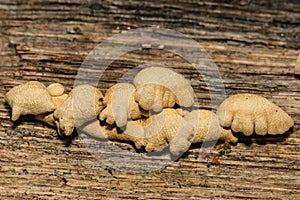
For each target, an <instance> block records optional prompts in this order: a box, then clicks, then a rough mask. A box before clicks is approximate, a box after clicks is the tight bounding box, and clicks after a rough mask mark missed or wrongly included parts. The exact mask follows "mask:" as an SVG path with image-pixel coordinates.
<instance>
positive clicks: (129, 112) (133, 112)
mask: <svg viewBox="0 0 300 200" xmlns="http://www.w3.org/2000/svg"><path fill="white" fill-rule="evenodd" d="M134 92H135V87H134V85H132V84H129V83H118V84H115V85H113V86H112V87H110V88H109V89H108V90H107V92H106V94H105V96H104V103H105V104H106V108H105V109H104V110H103V111H102V112H101V113H100V115H99V119H100V120H101V121H106V123H108V124H110V125H112V124H114V123H116V125H117V126H118V127H124V126H126V125H127V121H128V120H129V119H139V118H141V117H142V116H147V113H146V112H145V111H143V110H142V109H140V108H139V105H138V104H137V103H136V102H135V101H134Z"/></svg>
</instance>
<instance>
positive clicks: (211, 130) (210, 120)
mask: <svg viewBox="0 0 300 200" xmlns="http://www.w3.org/2000/svg"><path fill="white" fill-rule="evenodd" d="M184 119H185V120H186V121H187V122H188V123H190V124H191V125H192V126H193V127H194V130H195V136H194V138H193V143H199V142H204V141H214V140H218V139H220V140H223V141H228V142H233V143H236V142H237V138H236V137H234V136H233V135H232V133H231V130H226V129H223V128H222V127H221V126H220V123H219V119H218V116H217V115H216V114H215V113H213V112H211V111H209V110H193V111H192V112H189V113H187V114H186V115H185V116H184Z"/></svg>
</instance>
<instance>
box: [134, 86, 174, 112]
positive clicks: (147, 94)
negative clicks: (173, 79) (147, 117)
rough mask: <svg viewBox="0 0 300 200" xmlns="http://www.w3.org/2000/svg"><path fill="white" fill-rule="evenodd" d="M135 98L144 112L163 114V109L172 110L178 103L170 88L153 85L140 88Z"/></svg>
mask: <svg viewBox="0 0 300 200" xmlns="http://www.w3.org/2000/svg"><path fill="white" fill-rule="evenodd" d="M134 97H135V101H137V102H138V103H139V105H140V106H141V107H142V108H143V109H144V110H153V111H154V112H161V111H162V109H163V108H172V107H174V106H175V103H176V102H178V100H177V98H176V96H175V95H174V94H173V93H172V92H171V91H170V90H169V89H168V88H166V87H165V86H162V85H157V84H152V83H150V84H146V85H143V86H140V87H138V88H137V89H136V92H135V96H134Z"/></svg>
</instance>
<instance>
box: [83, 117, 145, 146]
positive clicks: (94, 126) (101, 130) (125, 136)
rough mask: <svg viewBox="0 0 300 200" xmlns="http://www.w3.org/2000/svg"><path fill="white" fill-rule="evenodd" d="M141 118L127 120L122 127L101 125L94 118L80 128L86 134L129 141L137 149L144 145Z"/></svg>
mask: <svg viewBox="0 0 300 200" xmlns="http://www.w3.org/2000/svg"><path fill="white" fill-rule="evenodd" d="M144 123H145V122H144V121H143V120H134V121H129V122H128V124H127V126H126V127H125V128H124V129H119V128H118V127H116V126H113V125H104V126H101V125H100V122H99V121H98V120H94V121H92V122H90V123H88V124H86V125H85V126H83V127H82V128H81V130H82V131H83V132H85V133H86V134H88V135H90V136H92V137H95V138H100V139H104V138H107V139H110V140H119V141H131V142H133V143H134V145H135V147H136V148H137V149H141V147H143V146H145V145H146V143H145V142H146V141H145V134H144V126H145V124H144Z"/></svg>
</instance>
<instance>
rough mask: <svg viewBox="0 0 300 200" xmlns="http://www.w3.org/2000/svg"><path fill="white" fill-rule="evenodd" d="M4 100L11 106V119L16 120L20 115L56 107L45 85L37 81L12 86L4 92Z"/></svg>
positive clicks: (45, 111)
mask: <svg viewBox="0 0 300 200" xmlns="http://www.w3.org/2000/svg"><path fill="white" fill-rule="evenodd" d="M5 101H6V102H7V103H8V104H9V105H10V107H11V108H12V120H13V121H16V120H17V119H18V118H19V117H20V115H29V114H31V115H39V114H43V113H48V112H52V111H54V110H55V108H56V107H55V105H54V103H53V102H52V99H51V96H50V94H49V93H48V92H47V90H46V86H45V85H44V84H42V83H40V82H37V81H30V82H27V83H25V84H22V85H19V86H16V87H14V88H12V89H11V90H10V91H9V92H7V93H6V95H5Z"/></svg>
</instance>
